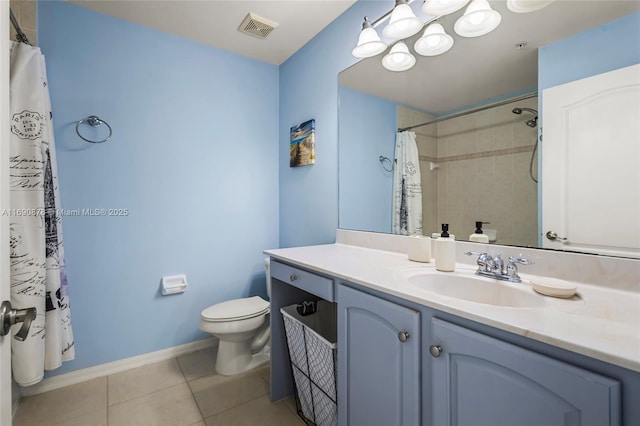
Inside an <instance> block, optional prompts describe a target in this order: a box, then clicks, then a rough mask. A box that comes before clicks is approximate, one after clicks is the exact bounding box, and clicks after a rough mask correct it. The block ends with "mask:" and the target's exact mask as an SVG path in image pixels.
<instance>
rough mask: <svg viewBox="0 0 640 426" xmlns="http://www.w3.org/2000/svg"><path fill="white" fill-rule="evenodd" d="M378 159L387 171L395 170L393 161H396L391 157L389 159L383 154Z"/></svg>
mask: <svg viewBox="0 0 640 426" xmlns="http://www.w3.org/2000/svg"><path fill="white" fill-rule="evenodd" d="M378 161H380V164H381V165H382V169H383V170H384V171H385V172H392V171H393V163H394V162H395V160H394V161H391V159H389V157H385V156H383V155H381V156H380V157H378Z"/></svg>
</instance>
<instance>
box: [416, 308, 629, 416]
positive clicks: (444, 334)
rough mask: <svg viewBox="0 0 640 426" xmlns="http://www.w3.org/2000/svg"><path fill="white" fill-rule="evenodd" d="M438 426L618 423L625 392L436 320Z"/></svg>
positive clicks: (434, 373)
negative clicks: (622, 394)
mask: <svg viewBox="0 0 640 426" xmlns="http://www.w3.org/2000/svg"><path fill="white" fill-rule="evenodd" d="M429 344H430V347H429V352H430V354H425V356H428V357H430V358H431V374H432V376H431V378H432V383H431V394H432V398H433V405H432V407H433V424H434V425H460V426H463V425H473V426H482V425H487V426H498V425H519V426H528V425H530V426H539V425H545V426H555V425H564V426H569V425H571V426H574V425H575V426H578V425H581V426H586V425H594V426H605V425H619V424H620V423H621V385H620V382H618V381H616V380H612V379H609V378H606V377H603V376H600V375H598V374H595V373H592V372H590V371H587V370H584V369H582V368H578V367H576V366H573V365H570V364H567V363H565V362H561V361H558V360H556V359H553V358H550V357H547V356H544V355H541V354H539V353H536V352H533V351H531V350H527V349H524V348H522V347H519V346H515V345H512V344H510V343H507V342H504V341H502V340H498V339H495V338H493V337H489V336H486V335H484V334H481V333H478V332H476V331H472V330H469V329H467V328H464V327H460V326H458V325H454V324H451V323H449V322H446V321H442V320H440V319H438V318H432V320H431V341H430V342H429Z"/></svg>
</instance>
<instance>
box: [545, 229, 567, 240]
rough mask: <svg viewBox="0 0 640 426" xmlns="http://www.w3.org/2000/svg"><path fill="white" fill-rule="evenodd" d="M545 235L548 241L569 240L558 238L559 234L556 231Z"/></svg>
mask: <svg viewBox="0 0 640 426" xmlns="http://www.w3.org/2000/svg"><path fill="white" fill-rule="evenodd" d="M545 235H546V237H547V239H548V240H550V241H555V240H558V241H567V238H564V237H558V234H556V233H555V232H554V231H549V232H547V233H546V234H545Z"/></svg>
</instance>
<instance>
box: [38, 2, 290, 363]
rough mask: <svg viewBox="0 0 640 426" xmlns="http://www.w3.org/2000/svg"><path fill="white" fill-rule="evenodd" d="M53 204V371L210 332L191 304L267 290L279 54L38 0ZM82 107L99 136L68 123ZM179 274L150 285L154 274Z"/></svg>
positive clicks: (273, 225) (274, 211) (274, 234)
mask: <svg viewBox="0 0 640 426" xmlns="http://www.w3.org/2000/svg"><path fill="white" fill-rule="evenodd" d="M38 7H39V10H38V12H39V13H38V16H39V34H38V39H39V42H40V45H41V47H42V50H43V52H44V54H45V55H46V60H47V66H48V75H49V81H50V91H51V97H52V103H53V112H54V122H55V126H56V127H55V134H56V140H57V148H58V165H59V169H60V182H61V191H62V206H63V207H64V208H65V209H83V208H106V209H110V208H123V209H128V216H125V217H109V216H102V217H64V219H63V226H64V236H65V249H66V258H67V272H68V277H69V286H70V297H71V304H72V310H71V313H72V320H73V328H74V332H75V338H76V360H75V361H72V362H69V363H65V364H64V366H63V368H61V369H59V370H57V371H56V372H55V374H58V373H61V372H66V371H70V370H75V369H79V368H83V367H88V366H92V365H96V364H101V363H105V362H109V361H113V360H117V359H121V358H125V357H129V356H134V355H137V354H142V353H146V352H151V351H156V350H160V349H163V348H167V347H171V346H175V345H179V344H183V343H187V342H191V341H194V340H198V339H202V338H205V337H207V335H206V334H204V333H202V332H200V331H199V329H198V322H199V317H200V311H201V310H202V309H203V308H205V307H207V306H209V305H212V304H214V303H217V302H220V301H223V300H227V299H231V298H236V297H243V296H247V295H250V294H261V295H265V294H266V293H265V289H264V277H265V275H264V269H263V262H262V259H263V254H262V250H264V249H265V248H270V247H277V245H278V191H277V188H278V165H277V164H278V154H277V153H278V148H277V144H278V67H276V66H273V65H270V64H267V63H264V62H261V61H256V60H252V59H248V58H245V57H242V56H239V55H236V54H232V53H229V52H226V51H224V50H219V49H215V48H212V47H209V46H205V45H202V44H199V43H195V42H192V41H188V40H186V39H182V38H179V37H176V36H173V35H170V34H167V33H162V32H159V31H155V30H151V29H148V28H146V27H142V26H138V25H135V24H132V23H129V22H125V21H123V20H119V19H115V18H112V17H109V16H106V15H103V14H99V13H96V12H93V11H89V10H87V9H84V8H80V7H78V6H75V5H72V4H69V3H67V2H39V3H38ZM91 114H95V115H98V116H100V117H101V118H104V119H105V120H107V121H108V122H109V124H111V126H112V127H113V137H112V140H110V141H109V142H107V143H104V144H100V145H92V144H89V143H85V142H82V141H81V140H80V139H79V138H78V137H77V135H76V134H75V122H76V121H77V120H79V119H80V118H83V117H86V116H88V115H91ZM181 273H185V274H186V275H187V279H188V283H189V287H188V289H187V291H186V293H184V294H181V295H175V296H168V297H162V296H160V294H159V283H160V278H161V277H162V276H163V275H172V274H181Z"/></svg>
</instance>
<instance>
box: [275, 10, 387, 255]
mask: <svg viewBox="0 0 640 426" xmlns="http://www.w3.org/2000/svg"><path fill="white" fill-rule="evenodd" d="M389 8H390V6H389V2H387V1H367V0H360V1H358V2H356V3H355V4H354V5H353V6H352V7H350V8H349V9H348V10H347V11H346V12H344V13H343V14H342V15H340V16H339V17H338V18H337V19H336V20H335V21H333V22H332V23H331V24H330V25H329V26H327V28H325V29H324V30H323V31H322V32H321V33H320V34H318V35H317V36H316V37H314V38H313V39H312V40H311V41H309V43H307V44H306V45H305V46H304V47H303V48H302V49H300V50H299V51H298V52H296V53H295V54H294V55H293V56H292V57H291V58H289V59H288V60H287V61H286V62H285V63H284V64H282V65H281V66H280V116H279V122H280V140H279V147H278V153H279V160H280V175H279V179H280V246H281V247H291V246H302V245H310V244H325V243H333V242H334V241H335V232H336V228H337V227H338V73H339V72H340V71H342V70H343V69H345V68H347V67H348V66H350V65H353V64H354V63H355V62H356V59H355V58H354V57H353V56H352V55H351V50H352V49H353V47H354V46H355V44H356V42H357V41H358V35H359V33H360V28H361V27H362V21H363V18H364V16H370V17H373V18H372V19H377V17H379V16H382V15H383V14H384V13H386V12H387V11H388V10H389ZM310 118H315V119H316V164H314V165H312V166H305V167H297V168H290V167H289V128H290V127H291V126H294V125H296V124H299V123H302V122H303V121H306V120H308V119H310ZM340 161H342V159H340Z"/></svg>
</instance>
